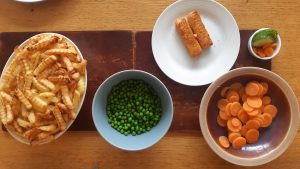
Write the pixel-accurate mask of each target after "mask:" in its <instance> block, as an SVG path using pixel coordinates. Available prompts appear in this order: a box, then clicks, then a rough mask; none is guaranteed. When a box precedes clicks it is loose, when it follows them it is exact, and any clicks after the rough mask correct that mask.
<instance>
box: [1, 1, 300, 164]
mask: <svg viewBox="0 0 300 169" xmlns="http://www.w3.org/2000/svg"><path fill="white" fill-rule="evenodd" d="M173 1H174V0H164V1H162V0H72V1H71V0H48V1H47V2H45V3H38V4H21V3H16V2H13V1H12V0H1V1H0V31H1V32H15V31H64V30H65V31H67V30H68V31H70V30H152V28H153V25H154V23H155V21H156V19H157V17H158V16H159V14H160V13H161V12H162V11H163V10H164V9H165V8H166V7H167V6H168V5H169V4H171V3H172V2H173ZM220 2H221V3H222V4H223V5H224V6H226V7H227V8H228V9H229V10H230V11H231V13H232V14H233V16H234V17H235V19H236V21H237V23H238V25H239V28H240V29H257V28H261V27H273V28H275V29H277V30H278V31H279V32H280V35H281V38H282V42H283V46H282V49H281V52H280V55H279V56H278V57H276V58H275V59H274V60H273V63H272V66H273V71H274V72H276V73H278V74H279V75H280V76H282V77H283V78H284V79H286V80H287V81H288V82H289V84H290V85H291V86H292V88H293V89H294V91H295V93H296V95H297V98H298V101H299V100H300V83H299V82H300V76H299V74H300V66H299V65H300V58H299V53H300V48H299V46H300V36H299V35H300V34H299V33H298V30H299V29H300V24H299V23H300V10H299V9H300V1H298V0H285V1H283V0H268V1H267V0H265V1H262V0H234V1H233V0H221V1H220ZM0 135H1V137H0V145H1V146H0V168H1V169H6V168H14V169H16V168H22V169H27V168H28V169H32V168H43V169H48V168H49V169H50V168H56V169H58V168H63V169H66V168H72V169H73V168H84V169H89V168H91V169H92V168H94V167H96V166H99V167H100V168H101V169H114V168H128V169H129V168H130V169H134V168H137V169H138V168H144V169H148V168H149V169H150V168H151V169H152V168H159V169H162V168H176V169H179V168H205V169H208V168H240V167H239V166H235V165H232V164H230V163H228V162H226V161H224V160H222V159H221V158H220V157H218V156H217V155H216V154H215V153H214V152H213V151H212V150H211V149H210V148H209V147H208V146H207V144H206V142H205V140H204V139H203V137H202V135H201V133H200V132H190V131H189V132H188V131H187V132H169V133H168V134H167V135H166V136H165V137H164V138H163V139H162V140H161V141H160V142H159V143H158V144H156V145H155V146H153V147H151V148H150V149H147V150H144V151H140V152H125V151H121V150H119V149H117V148H114V147H112V146H111V145H109V144H108V143H107V142H106V141H104V140H103V139H102V138H101V137H100V136H99V135H98V133H97V132H67V133H66V134H65V135H64V136H63V137H61V138H60V139H59V140H57V141H56V142H54V143H51V144H48V145H44V146H40V147H29V146H26V145H22V144H20V143H18V142H17V141H15V140H14V139H13V138H12V137H11V136H9V134H8V133H6V132H0ZM256 168H266V169H269V168H289V169H296V168H300V134H299V131H298V134H297V136H296V139H295V140H294V142H293V143H292V145H291V146H290V147H289V148H288V150H287V151H286V152H285V153H284V154H283V155H282V156H280V157H279V158H278V159H276V160H274V161H272V162H270V163H268V164H266V165H263V166H259V167H256Z"/></svg>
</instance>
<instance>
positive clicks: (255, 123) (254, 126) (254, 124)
mask: <svg viewBox="0 0 300 169" xmlns="http://www.w3.org/2000/svg"><path fill="white" fill-rule="evenodd" d="M259 127H260V124H259V122H258V121H257V120H249V121H247V123H246V128H247V129H248V130H249V129H258V128H259Z"/></svg>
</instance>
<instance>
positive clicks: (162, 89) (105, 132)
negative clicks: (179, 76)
mask: <svg viewBox="0 0 300 169" xmlns="http://www.w3.org/2000/svg"><path fill="white" fill-rule="evenodd" d="M128 79H140V80H143V81H144V82H146V83H148V84H149V85H150V86H152V88H153V89H154V90H155V91H156V93H157V94H158V96H159V97H160V99H161V103H162V110H163V113H162V117H161V119H160V121H159V123H158V124H157V125H156V126H155V127H153V128H152V129H151V130H150V131H149V132H146V133H143V134H141V135H137V136H132V135H128V136H125V135H123V134H121V133H119V132H118V131H117V130H115V129H114V128H112V127H111V126H110V124H109V123H108V117H107V114H106V101H107V96H108V94H109V92H110V91H111V89H112V87H113V86H115V85H117V84H118V83H119V82H121V81H123V80H128ZM92 111H93V112H92V113H93V121H94V124H95V126H96V128H97V130H98V132H99V133H100V135H101V136H102V137H103V138H104V139H105V140H106V141H107V142H109V143H110V144H112V145H113V146H115V147H118V148H120V149H123V150H129V151H135V150H143V149H146V148H148V147H150V146H152V145H154V144H155V143H157V142H158V141H159V140H160V139H161V138H162V137H163V136H164V135H165V134H166V133H167V131H168V130H169V128H170V125H171V122H172V119H173V102H172V97H171V95H170V93H169V91H168V89H167V88H166V86H165V85H164V84H163V83H162V82H161V81H160V80H159V79H158V78H156V77H155V76H153V75H152V74H150V73H147V72H144V71H140V70H125V71H121V72H118V73H115V74H113V75H111V76H110V77H109V78H107V79H106V80H105V81H104V82H103V83H102V84H101V85H100V86H99V88H98V89H97V91H96V93H95V96H94V100H93V105H92Z"/></svg>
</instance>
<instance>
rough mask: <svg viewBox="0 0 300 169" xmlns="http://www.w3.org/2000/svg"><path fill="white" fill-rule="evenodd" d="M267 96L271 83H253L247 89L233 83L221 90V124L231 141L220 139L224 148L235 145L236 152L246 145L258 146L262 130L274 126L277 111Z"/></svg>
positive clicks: (219, 123) (219, 102)
mask: <svg viewBox="0 0 300 169" xmlns="http://www.w3.org/2000/svg"><path fill="white" fill-rule="evenodd" d="M267 93H268V83H266V82H257V81H250V82H248V83H247V84H246V85H245V86H243V85H242V84H241V83H233V84H232V85H230V86H228V87H224V88H223V89H222V90H221V96H222V98H221V99H220V100H219V101H218V108H219V115H218V117H217V123H218V125H219V126H221V127H224V128H227V131H228V137H227V136H220V137H219V143H220V145H221V146H222V147H223V148H229V147H230V145H232V148H234V149H241V148H242V147H244V146H245V145H246V143H255V142H257V140H258V138H259V134H260V133H259V128H261V127H268V126H270V125H271V123H272V121H273V119H274V118H275V116H276V114H277V107H276V106H274V105H272V104H271V102H272V100H271V97H270V96H267V95H266V94H267Z"/></svg>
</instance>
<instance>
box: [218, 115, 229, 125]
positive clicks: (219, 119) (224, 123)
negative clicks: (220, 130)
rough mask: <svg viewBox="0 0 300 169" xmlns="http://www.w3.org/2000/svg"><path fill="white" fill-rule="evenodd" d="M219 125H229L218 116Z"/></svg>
mask: <svg viewBox="0 0 300 169" xmlns="http://www.w3.org/2000/svg"><path fill="white" fill-rule="evenodd" d="M217 123H218V125H219V126H221V127H226V125H227V121H226V120H223V119H221V117H220V115H218V117H217Z"/></svg>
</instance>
